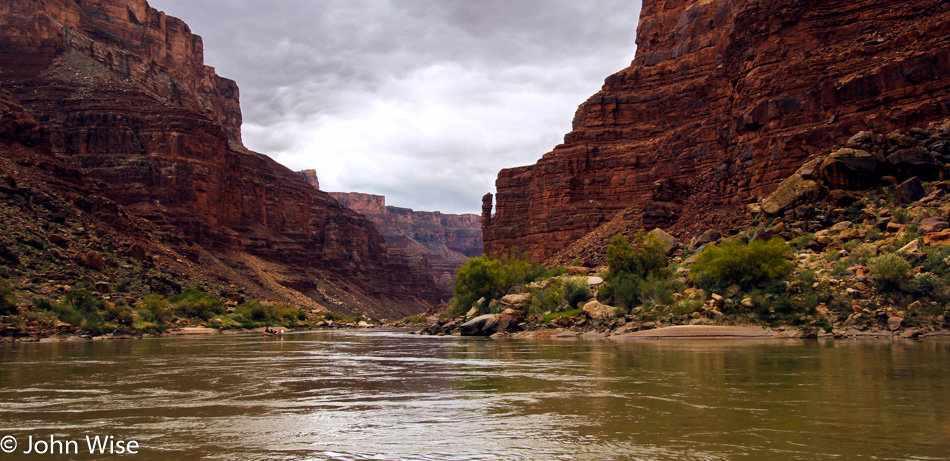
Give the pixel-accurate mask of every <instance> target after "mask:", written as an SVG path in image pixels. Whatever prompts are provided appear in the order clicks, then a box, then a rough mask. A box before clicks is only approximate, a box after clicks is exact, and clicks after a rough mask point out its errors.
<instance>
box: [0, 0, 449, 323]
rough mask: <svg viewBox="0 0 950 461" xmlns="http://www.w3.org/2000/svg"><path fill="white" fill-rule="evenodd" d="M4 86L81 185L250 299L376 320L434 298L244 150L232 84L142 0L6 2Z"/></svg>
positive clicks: (348, 222) (333, 208) (299, 187)
mask: <svg viewBox="0 0 950 461" xmlns="http://www.w3.org/2000/svg"><path fill="white" fill-rule="evenodd" d="M0 88H4V89H6V90H8V91H9V92H10V93H11V95H12V98H13V99H14V100H16V104H21V105H22V107H23V108H24V110H25V111H26V112H28V113H30V114H32V116H34V118H35V119H36V120H39V121H40V124H41V125H42V127H43V129H44V130H47V131H48V133H49V138H48V139H49V141H48V142H49V151H50V154H51V155H53V156H55V157H56V159H57V161H61V162H63V163H64V164H65V165H67V166H68V167H69V168H72V169H74V170H75V171H77V172H79V174H80V175H81V179H80V180H79V181H80V184H87V185H93V184H94V185H95V188H96V190H97V191H101V193H102V194H104V196H105V197H107V198H108V199H109V200H110V201H113V202H115V203H116V204H117V206H119V207H121V209H122V210H124V211H127V212H128V213H130V214H132V215H134V216H137V217H140V218H145V219H147V220H148V221H149V222H150V223H152V224H153V225H154V226H156V229H158V230H159V235H158V236H151V237H152V238H153V240H154V241H155V243H156V245H159V244H160V245H166V246H169V247H170V248H171V249H172V250H174V251H176V252H179V253H181V254H184V255H188V254H195V255H197V254H199V253H202V254H203V252H207V253H208V255H209V257H211V258H214V259H215V260H217V261H219V262H221V264H222V265H224V266H227V267H229V268H230V270H229V271H228V272H227V273H224V274H219V275H217V276H218V277H225V278H228V279H229V281H232V282H233V283H232V284H234V285H238V286H242V287H248V290H249V292H250V294H252V295H257V296H261V297H267V298H270V299H272V300H277V301H287V302H292V303H296V304H304V305H309V306H311V307H327V308H330V309H332V310H337V311H343V312H347V313H354V314H360V315H367V316H374V317H379V316H384V317H398V316H401V315H407V314H412V313H416V312H420V311H422V310H424V309H425V307H426V306H427V305H428V303H430V302H435V301H436V300H437V298H438V294H437V288H436V286H435V284H434V282H433V281H432V278H431V276H430V275H428V272H429V269H428V266H427V262H426V260H425V259H424V258H421V257H418V256H414V255H412V254H410V253H408V252H406V251H404V250H400V249H395V248H389V247H387V246H385V245H384V243H383V238H382V237H381V236H380V234H379V233H378V232H377V231H376V230H375V228H374V226H373V224H372V223H371V222H369V221H368V220H366V219H365V218H363V217H362V216H360V215H359V214H358V213H355V212H353V211H351V210H348V209H346V208H345V207H343V206H341V205H340V204H339V203H338V202H337V201H336V200H334V199H333V198H331V197H330V196H329V195H327V194H326V193H323V192H319V191H318V190H317V189H316V188H314V187H313V186H311V185H309V184H307V183H306V182H305V181H303V180H301V177H300V176H299V175H298V174H297V173H294V172H293V171H290V170H289V169H287V168H284V167H283V166H281V165H279V164H277V163H276V162H274V161H273V160H271V159H270V158H269V157H266V156H264V155H261V154H258V153H255V152H251V151H249V150H247V149H245V148H244V147H243V146H242V145H241V143H240V123H241V115H240V110H239V103H238V91H237V86H236V85H235V84H234V82H232V81H230V80H227V79H223V78H220V77H218V76H217V75H215V74H214V70H213V69H211V68H210V67H207V66H204V64H203V57H202V45H201V39H200V37H197V36H195V35H192V34H191V33H190V31H189V30H188V27H187V26H186V25H185V24H184V23H183V22H181V21H180V20H178V19H175V18H171V17H168V16H165V15H164V14H163V13H161V12H159V11H156V10H154V9H151V8H150V7H148V4H147V3H146V2H145V1H144V0H101V1H44V0H41V1H19V0H12V1H8V2H3V3H2V4H0ZM8 152H9V151H7V152H4V153H5V154H7V155H13V154H9V153H8ZM195 262H196V263H197V262H198V261H197V260H196V261H195ZM212 275H215V274H212Z"/></svg>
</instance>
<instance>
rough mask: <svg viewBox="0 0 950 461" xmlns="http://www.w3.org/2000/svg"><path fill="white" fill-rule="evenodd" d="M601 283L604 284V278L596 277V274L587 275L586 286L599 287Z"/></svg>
mask: <svg viewBox="0 0 950 461" xmlns="http://www.w3.org/2000/svg"><path fill="white" fill-rule="evenodd" d="M603 284H604V279H603V278H601V277H596V276H593V275H592V276H590V277H587V286H589V287H591V288H594V287H599V286H601V285H603Z"/></svg>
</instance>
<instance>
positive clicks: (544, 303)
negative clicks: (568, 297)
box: [528, 280, 564, 315]
mask: <svg viewBox="0 0 950 461" xmlns="http://www.w3.org/2000/svg"><path fill="white" fill-rule="evenodd" d="M561 290H562V284H561V281H560V280H555V281H552V282H551V283H548V284H547V285H546V286H544V288H531V289H530V290H529V292H530V293H531V294H532V296H531V304H530V305H529V306H528V312H529V313H530V314H532V315H542V314H545V313H546V312H556V311H558V310H561V308H562V305H563V304H564V296H563V295H562V294H561Z"/></svg>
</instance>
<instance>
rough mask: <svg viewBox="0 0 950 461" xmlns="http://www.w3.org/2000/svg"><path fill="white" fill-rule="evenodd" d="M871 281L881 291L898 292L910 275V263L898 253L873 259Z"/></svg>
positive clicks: (870, 265) (869, 265) (870, 264)
mask: <svg viewBox="0 0 950 461" xmlns="http://www.w3.org/2000/svg"><path fill="white" fill-rule="evenodd" d="M868 267H870V269H871V281H872V282H874V285H875V286H876V287H877V288H878V289H879V290H881V291H897V290H898V289H900V286H901V284H902V283H903V282H904V281H905V280H907V277H908V275H909V274H910V263H908V262H907V261H906V260H905V259H904V258H903V257H901V256H900V255H898V254H896V253H887V254H884V255H881V256H878V257H876V258H873V259H871V262H870V263H868Z"/></svg>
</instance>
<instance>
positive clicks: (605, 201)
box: [483, 0, 950, 259]
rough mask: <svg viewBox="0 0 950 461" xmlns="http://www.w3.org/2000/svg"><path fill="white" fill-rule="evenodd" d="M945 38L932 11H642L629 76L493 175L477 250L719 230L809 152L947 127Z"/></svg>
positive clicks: (730, 5) (905, 6)
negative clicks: (861, 137)
mask: <svg viewBox="0 0 950 461" xmlns="http://www.w3.org/2000/svg"><path fill="white" fill-rule="evenodd" d="M947 30H950V4H948V3H947V2H932V1H897V2H895V1H884V0H862V1H857V2H855V1H817V0H809V1H792V0H774V1H768V2H761V1H758V0H755V1H753V0H645V1H644V2H643V8H642V12H641V17H640V23H639V26H638V31H637V55H636V58H635V60H634V61H633V63H632V65H631V66H630V67H628V68H626V69H624V70H622V71H620V72H618V73H616V74H614V75H612V76H610V77H608V78H607V79H606V81H605V83H604V86H603V89H602V90H601V91H600V92H599V93H597V94H596V95H594V96H592V97H591V98H590V99H588V100H587V101H586V102H585V103H583V104H582V105H581V106H580V107H579V108H578V110H577V113H576V114H575V117H574V122H573V131H572V132H571V133H569V134H567V135H566V136H565V140H564V144H562V145H559V146H557V147H556V148H555V149H554V150H553V151H552V152H550V153H548V154H545V155H544V156H543V157H542V158H541V159H540V160H539V161H538V162H537V163H536V164H534V165H530V166H524V167H519V168H510V169H506V170H502V171H501V172H500V173H499V175H498V179H497V181H496V190H497V192H496V194H495V197H494V198H495V201H496V203H495V204H494V205H495V212H494V214H492V213H491V205H492V203H491V201H490V200H489V201H487V202H486V209H485V210H484V211H483V216H485V217H486V218H487V219H484V220H483V229H484V239H485V250H486V252H489V253H497V252H503V251H505V250H507V249H509V248H512V247H519V248H521V249H528V250H530V251H531V252H532V253H533V254H534V255H535V256H536V257H539V258H541V259H546V258H550V257H552V256H554V255H555V254H556V253H558V252H559V251H561V250H563V249H564V248H566V247H568V246H570V245H572V244H574V243H576V242H577V241H578V240H579V239H582V238H583V237H584V236H585V235H587V234H588V233H590V232H592V231H595V230H596V229H598V227H601V226H610V227H612V228H623V227H663V228H666V229H669V230H671V231H672V232H673V233H674V234H678V235H681V234H683V233H684V232H697V231H699V230H701V229H703V228H708V227H716V228H721V229H726V228H730V227H733V226H735V225H737V224H738V222H739V221H740V220H741V219H742V218H741V216H742V211H743V210H744V209H745V207H746V205H747V204H749V203H751V202H755V201H757V200H759V199H760V198H762V197H764V196H766V195H767V194H768V193H769V192H771V191H772V190H774V188H775V187H776V186H777V185H778V183H779V181H781V180H782V179H783V178H785V177H787V176H788V175H789V174H791V173H792V172H794V171H795V169H797V168H798V167H799V166H800V165H801V164H802V163H803V161H804V160H805V159H807V158H809V157H810V156H812V155H813V154H816V153H818V152H819V151H821V150H823V149H827V148H830V147H832V146H834V145H835V144H838V143H840V142H843V141H845V140H847V139H848V138H849V137H850V136H851V135H853V134H855V133H857V132H859V131H862V130H872V129H873V130H876V131H884V132H887V131H890V130H893V129H897V128H902V129H903V128H910V127H915V126H922V125H924V124H926V123H927V122H929V121H933V120H936V119H939V118H940V117H942V116H945V115H946V114H948V113H950V36H948V35H947V34H946V31H947Z"/></svg>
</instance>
